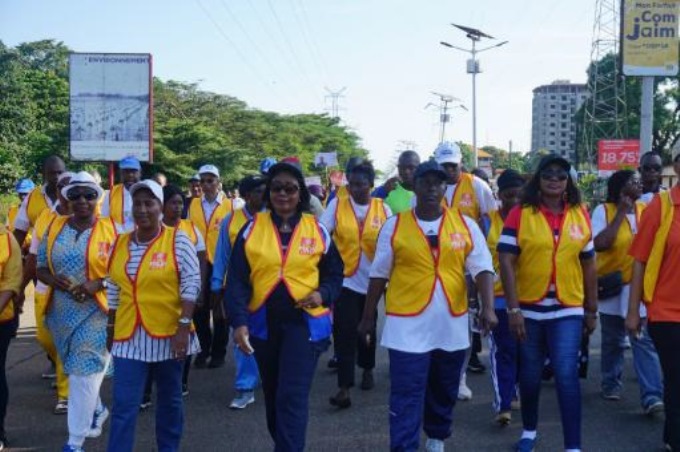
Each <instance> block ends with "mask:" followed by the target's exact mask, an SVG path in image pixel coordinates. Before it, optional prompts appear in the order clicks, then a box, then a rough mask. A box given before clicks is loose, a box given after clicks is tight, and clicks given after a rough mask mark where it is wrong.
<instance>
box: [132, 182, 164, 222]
mask: <svg viewBox="0 0 680 452" xmlns="http://www.w3.org/2000/svg"><path fill="white" fill-rule="evenodd" d="M161 211H162V207H161V202H160V201H159V200H158V199H156V197H155V196H154V195H153V194H152V193H151V190H146V189H142V190H138V191H136V192H135V194H134V196H133V197H132V217H133V218H134V219H135V224H136V225H137V227H138V228H140V229H153V228H155V227H156V226H157V225H158V223H159V221H160V218H161Z"/></svg>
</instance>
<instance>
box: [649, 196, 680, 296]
mask: <svg viewBox="0 0 680 452" xmlns="http://www.w3.org/2000/svg"><path fill="white" fill-rule="evenodd" d="M671 193H672V190H668V191H664V192H660V193H659V195H658V196H659V201H661V225H660V226H659V230H658V231H657V232H656V235H655V236H654V243H653V244H652V251H651V252H650V253H649V259H648V260H647V265H646V266H645V278H644V296H643V298H644V300H645V302H647V303H651V302H652V300H654V292H655V291H656V283H657V281H658V280H659V272H660V271H661V265H662V264H663V258H664V254H665V251H666V242H667V241H668V234H669V233H670V231H671V226H672V225H673V217H674V216H675V209H677V208H678V207H677V206H678V205H679V204H680V200H678V199H673V195H672V194H671Z"/></svg>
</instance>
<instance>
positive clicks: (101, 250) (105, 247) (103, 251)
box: [97, 242, 111, 260]
mask: <svg viewBox="0 0 680 452" xmlns="http://www.w3.org/2000/svg"><path fill="white" fill-rule="evenodd" d="M110 253H111V244H110V243H109V242H98V243H97V259H100V260H105V259H106V258H107V257H109V254H110Z"/></svg>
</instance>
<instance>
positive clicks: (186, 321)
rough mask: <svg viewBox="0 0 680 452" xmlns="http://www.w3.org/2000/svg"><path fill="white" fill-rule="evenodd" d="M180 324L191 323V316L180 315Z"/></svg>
mask: <svg viewBox="0 0 680 452" xmlns="http://www.w3.org/2000/svg"><path fill="white" fill-rule="evenodd" d="M179 324H180V325H191V318H190V317H180V318H179Z"/></svg>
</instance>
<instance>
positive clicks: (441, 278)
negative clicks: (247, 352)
mask: <svg viewBox="0 0 680 452" xmlns="http://www.w3.org/2000/svg"><path fill="white" fill-rule="evenodd" d="M446 177H447V176H446V173H445V172H444V170H443V168H442V167H441V166H440V165H439V164H437V163H436V162H434V161H428V162H425V163H422V164H420V165H419V166H418V169H417V170H416V175H415V195H416V197H417V198H418V203H417V206H416V207H415V209H413V210H411V211H406V212H403V213H401V214H399V215H396V216H393V217H391V218H389V219H388V220H387V222H386V223H385V224H384V225H383V228H382V230H381V231H380V236H379V238H378V245H377V252H376V256H375V259H374V261H373V264H372V266H371V272H370V278H371V279H370V283H369V287H368V294H367V298H366V307H365V309H364V313H363V317H362V321H361V324H360V325H359V334H360V336H361V337H365V336H366V335H367V334H369V333H371V332H372V330H373V322H374V320H375V308H376V306H377V304H378V301H379V299H380V297H381V296H382V294H383V291H384V290H385V287H386V285H387V282H388V281H389V283H390V286H389V289H388V291H387V295H386V298H385V300H386V301H385V303H386V306H385V308H386V312H387V317H386V320H385V327H384V329H383V335H382V341H381V345H382V346H384V347H387V348H388V349H389V355H390V379H391V389H390V448H391V449H392V450H417V449H418V446H419V439H420V433H419V429H420V425H421V424H423V420H424V430H425V433H426V434H427V436H428V440H427V443H426V450H427V451H429V452H433V451H443V450H444V440H445V439H446V438H448V437H449V436H451V426H452V412H453V407H454V405H455V403H456V398H457V396H458V385H459V381H460V377H461V371H462V368H463V365H464V363H465V352H466V350H467V349H468V348H469V347H470V337H469V330H468V328H469V320H468V314H467V289H466V283H465V271H468V272H469V273H470V274H471V275H472V276H473V277H474V278H475V280H476V283H477V286H478V287H479V291H480V293H481V298H482V303H483V309H482V313H481V324H482V326H483V328H484V329H485V330H489V329H491V328H493V327H494V326H495V325H496V323H497V322H498V321H497V319H496V315H495V312H494V308H493V302H494V296H493V279H494V271H493V263H492V258H491V254H490V253H489V250H488V248H487V247H486V245H485V239H484V235H483V234H482V232H481V230H480V229H479V227H478V226H477V224H476V223H475V222H474V221H472V220H471V219H469V218H467V217H464V216H463V215H460V214H459V213H457V212H455V211H453V210H448V209H444V208H443V206H442V202H441V201H442V198H443V196H444V191H445V189H446Z"/></svg>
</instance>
